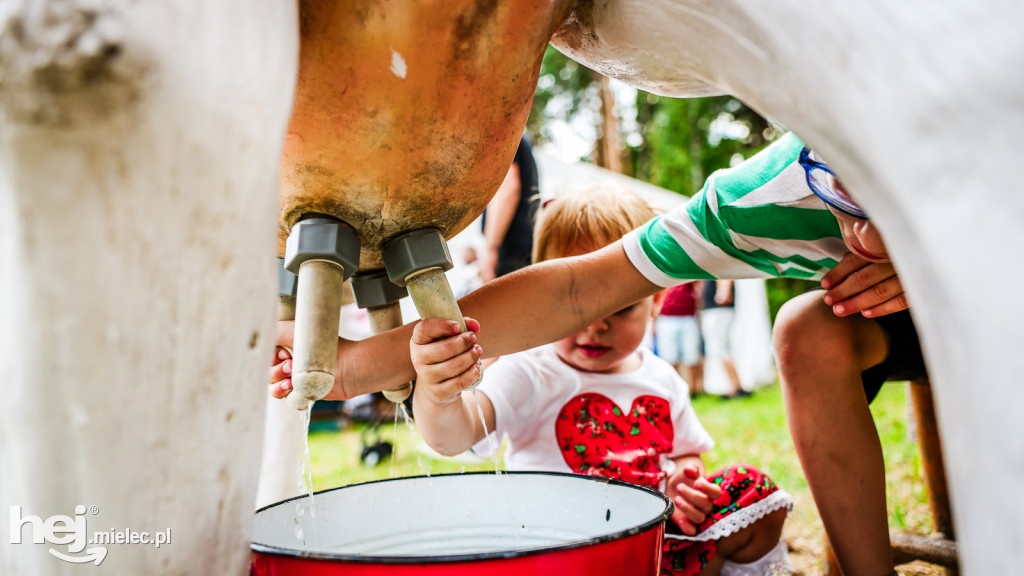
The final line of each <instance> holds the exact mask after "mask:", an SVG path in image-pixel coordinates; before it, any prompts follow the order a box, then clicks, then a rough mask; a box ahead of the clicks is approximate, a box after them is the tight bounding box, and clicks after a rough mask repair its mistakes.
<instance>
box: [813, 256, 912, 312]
mask: <svg viewBox="0 0 1024 576" xmlns="http://www.w3.org/2000/svg"><path fill="white" fill-rule="evenodd" d="M894 276H896V269H895V268H893V265H892V263H890V262H883V263H868V264H867V265H866V266H864V267H862V268H860V269H858V270H857V271H855V272H853V273H852V274H850V275H849V276H847V277H845V278H843V279H842V280H840V281H839V282H837V283H836V284H835V285H833V286H832V287H831V288H829V289H828V291H827V292H825V303H826V304H829V305H832V304H835V303H837V302H842V301H843V300H848V299H850V298H853V297H855V296H857V295H859V294H863V293H866V292H868V291H870V290H871V289H872V288H873V287H874V286H877V285H878V284H880V283H882V282H884V281H885V280H887V279H889V278H892V277H894Z"/></svg>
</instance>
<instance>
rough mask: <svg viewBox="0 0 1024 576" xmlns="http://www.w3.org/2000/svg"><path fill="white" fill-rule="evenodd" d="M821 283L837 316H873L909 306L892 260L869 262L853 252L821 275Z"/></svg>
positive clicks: (897, 310)
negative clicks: (859, 314)
mask: <svg viewBox="0 0 1024 576" xmlns="http://www.w3.org/2000/svg"><path fill="white" fill-rule="evenodd" d="M821 287H822V288H825V289H826V290H827V292H825V304H828V305H829V306H832V310H833V311H834V312H835V314H836V315H837V316H849V315H851V314H857V313H861V314H863V315H864V316H868V317H871V318H874V317H878V316H885V315H886V314H892V313H893V312H899V311H900V310H906V309H907V308H909V307H910V304H909V303H908V302H907V296H906V294H904V293H903V285H902V284H901V283H900V277H899V276H898V275H897V274H896V269H895V268H894V267H893V265H892V262H870V261H868V260H865V259H863V258H861V257H860V256H857V255H856V254H853V253H852V252H851V253H847V254H846V255H845V256H843V259H842V260H840V261H839V263H838V264H836V265H835V267H834V268H832V269H831V270H829V271H828V273H827V274H825V276H824V277H822V279H821Z"/></svg>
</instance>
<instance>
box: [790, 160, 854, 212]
mask: <svg viewBox="0 0 1024 576" xmlns="http://www.w3.org/2000/svg"><path fill="white" fill-rule="evenodd" d="M800 165H801V166H803V168H804V171H805V172H806V173H807V185H808V186H810V188H811V192H814V195H815V196H817V197H818V198H821V200H822V201H823V202H824V203H825V204H828V205H829V206H831V207H833V208H835V209H836V210H839V211H840V212H842V213H843V214H848V215H850V216H853V217H854V218H860V219H862V220H867V219H868V214H867V212H865V211H864V209H862V208H861V207H860V206H858V205H857V203H856V202H854V201H853V199H852V198H850V196H849V195H848V194H847V193H846V191H845V190H844V189H843V186H842V184H840V183H839V180H838V179H837V178H836V175H835V172H832V169H831V168H829V167H828V164H825V163H824V162H818V161H816V160H812V159H811V151H810V150H809V149H807V148H804V149H803V150H801V151H800Z"/></svg>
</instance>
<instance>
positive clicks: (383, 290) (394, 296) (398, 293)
mask: <svg viewBox="0 0 1024 576" xmlns="http://www.w3.org/2000/svg"><path fill="white" fill-rule="evenodd" d="M352 293H353V294H354V295H355V298H356V306H358V307H360V308H378V307H380V306H386V305H388V304H391V303H392V302H398V301H399V300H401V299H402V298H405V297H406V296H408V295H409V291H408V290H406V289H405V288H404V287H403V286H398V285H397V284H394V283H392V282H391V280H389V279H388V273H387V272H386V271H385V270H371V271H369V272H358V273H356V274H355V275H354V276H352Z"/></svg>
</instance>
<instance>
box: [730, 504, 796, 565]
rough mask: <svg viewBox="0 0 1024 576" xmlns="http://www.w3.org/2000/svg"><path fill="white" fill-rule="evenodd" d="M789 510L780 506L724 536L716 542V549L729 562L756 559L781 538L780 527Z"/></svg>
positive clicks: (769, 549) (745, 561)
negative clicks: (746, 525) (741, 528)
mask: <svg viewBox="0 0 1024 576" xmlns="http://www.w3.org/2000/svg"><path fill="white" fill-rule="evenodd" d="M788 514H789V511H788V510H787V509H786V508H780V509H778V510H776V511H774V512H772V513H770V514H768V515H766V516H765V517H764V518H761V519H760V520H758V521H757V522H755V523H753V524H751V525H750V526H748V527H746V528H744V529H743V530H740V531H739V532H736V533H735V534H732V535H730V536H726V537H725V538H723V539H721V540H720V541H719V542H718V550H719V552H721V553H722V555H723V557H724V558H725V559H727V560H729V561H731V562H737V563H741V564H742V563H747V562H754V561H755V560H758V559H759V558H761V557H762V556H764V555H765V554H767V553H769V552H771V551H772V549H773V548H775V546H776V545H777V544H778V543H779V540H781V539H782V527H783V525H784V524H785V523H786V516H787V515H788Z"/></svg>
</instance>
